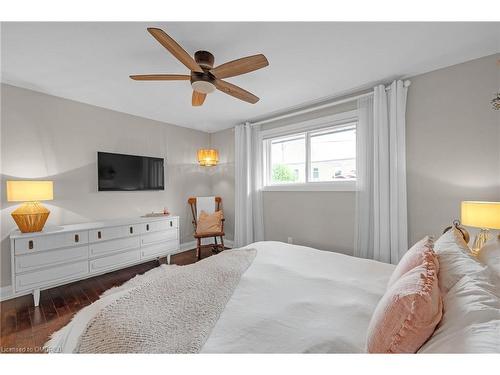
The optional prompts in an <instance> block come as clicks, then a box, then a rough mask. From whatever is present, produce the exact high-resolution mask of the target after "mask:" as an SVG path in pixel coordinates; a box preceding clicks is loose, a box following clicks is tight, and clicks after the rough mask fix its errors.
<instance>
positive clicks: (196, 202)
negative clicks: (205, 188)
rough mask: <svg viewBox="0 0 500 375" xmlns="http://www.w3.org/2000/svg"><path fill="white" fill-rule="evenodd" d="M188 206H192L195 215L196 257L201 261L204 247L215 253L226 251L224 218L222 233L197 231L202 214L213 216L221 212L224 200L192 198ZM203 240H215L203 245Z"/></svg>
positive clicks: (219, 198) (221, 227)
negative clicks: (218, 241) (218, 240)
mask: <svg viewBox="0 0 500 375" xmlns="http://www.w3.org/2000/svg"><path fill="white" fill-rule="evenodd" d="M188 204H189V205H190V206H191V213H192V214H193V226H194V234H193V236H194V238H196V257H197V258H198V260H199V259H201V249H202V248H203V247H211V248H212V250H213V251H214V252H219V251H222V250H224V235H225V234H224V218H223V217H222V218H221V224H220V231H213V232H212V231H211V232H207V233H200V232H199V231H198V230H197V227H198V220H199V218H200V214H201V213H202V212H205V213H207V214H213V213H215V212H218V211H221V208H222V207H221V206H222V198H221V197H197V198H195V197H190V198H189V199H188ZM217 237H219V238H220V244H219V243H217ZM203 238H213V239H214V243H213V244H208V245H203V244H202V239H203Z"/></svg>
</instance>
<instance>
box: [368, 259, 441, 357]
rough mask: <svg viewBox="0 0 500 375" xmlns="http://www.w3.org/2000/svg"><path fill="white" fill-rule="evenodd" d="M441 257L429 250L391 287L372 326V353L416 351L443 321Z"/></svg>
mask: <svg viewBox="0 0 500 375" xmlns="http://www.w3.org/2000/svg"><path fill="white" fill-rule="evenodd" d="M437 269H438V260H437V256H436V254H434V252H426V253H425V256H424V259H423V262H422V264H421V265H419V266H417V267H415V268H413V269H412V270H410V271H408V272H407V273H405V274H403V275H402V276H401V277H400V278H399V279H398V280H396V282H395V283H394V284H393V285H391V286H389V288H388V289H387V291H386V292H385V294H384V296H383V297H382V299H381V300H380V301H379V303H378V305H377V307H376V308H375V311H374V313H373V316H372V319H371V321H370V325H369V327H368V336H367V343H366V346H367V351H368V352H369V353H416V352H417V350H418V349H419V348H420V347H421V346H422V345H423V344H424V343H425V342H426V341H427V339H428V338H429V337H430V336H432V333H433V332H434V329H435V328H436V325H437V324H438V323H439V321H440V320H441V316H442V311H443V303H442V298H441V292H440V290H439V285H438V275H437Z"/></svg>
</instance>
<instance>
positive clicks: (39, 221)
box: [11, 202, 50, 233]
mask: <svg viewBox="0 0 500 375" xmlns="http://www.w3.org/2000/svg"><path fill="white" fill-rule="evenodd" d="M49 214H50V211H49V210H48V209H46V208H45V207H44V206H42V205H41V204H40V203H38V202H27V203H24V204H23V205H22V206H20V207H19V208H17V209H16V210H14V211H13V212H12V214H11V215H12V218H13V219H14V221H15V222H16V224H17V226H18V227H19V230H20V231H21V232H23V233H29V232H41V231H42V229H43V226H44V225H45V222H46V221H47V218H48V217H49Z"/></svg>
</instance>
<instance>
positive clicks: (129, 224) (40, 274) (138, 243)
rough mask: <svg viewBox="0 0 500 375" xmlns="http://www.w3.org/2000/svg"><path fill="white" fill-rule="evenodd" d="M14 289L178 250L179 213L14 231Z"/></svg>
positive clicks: (88, 274) (49, 283)
mask: <svg viewBox="0 0 500 375" xmlns="http://www.w3.org/2000/svg"><path fill="white" fill-rule="evenodd" d="M10 247H11V267H12V287H13V290H14V294H15V295H21V294H27V293H30V292H32V293H33V298H34V302H35V306H38V303H39V300H40V290H42V289H48V288H52V287H54V286H57V285H63V284H67V283H69V282H73V281H76V280H81V279H85V278H88V277H91V276H95V275H98V274H103V273H106V272H110V271H114V270H117V269H120V268H125V267H128V266H131V265H133V264H138V263H143V262H146V261H149V260H152V259H155V258H159V257H164V256H166V257H167V262H168V263H170V255H172V254H175V253H177V252H179V249H180V241H179V217H177V216H169V217H157V218H133V219H120V220H110V221H102V222H93V223H83V224H73V225H65V226H61V227H53V228H46V229H45V230H44V231H43V232H39V233H31V234H23V233H21V232H19V231H17V230H16V231H13V232H12V233H11V235H10Z"/></svg>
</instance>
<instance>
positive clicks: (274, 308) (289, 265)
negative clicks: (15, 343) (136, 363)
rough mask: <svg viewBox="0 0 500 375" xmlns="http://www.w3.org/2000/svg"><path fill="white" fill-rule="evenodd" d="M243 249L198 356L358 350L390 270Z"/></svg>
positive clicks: (287, 249)
mask: <svg viewBox="0 0 500 375" xmlns="http://www.w3.org/2000/svg"><path fill="white" fill-rule="evenodd" d="M246 248H254V249H256V250H257V252H256V256H255V259H254V260H253V262H252V263H251V265H250V266H249V267H248V269H247V270H246V272H245V273H244V274H243V275H242V276H241V279H240V281H239V283H238V285H237V287H236V288H235V289H234V293H233V294H232V296H231V298H230V300H229V301H228V302H227V304H226V306H225V308H224V310H223V311H222V313H221V314H220V317H219V319H218V320H217V322H216V324H215V326H214V327H213V329H212V331H211V333H210V334H209V336H208V339H207V340H206V342H205V343H204V345H203V346H202V348H201V352H203V353H308V352H311V353H313V352H321V353H334V352H335V353H361V352H364V351H365V341H366V337H365V335H366V330H367V327H368V323H369V321H370V317H371V314H372V312H373V310H374V309H375V306H376V305H377V303H378V301H379V299H380V298H381V296H382V295H383V294H384V291H385V288H386V284H387V281H388V279H389V277H390V275H391V273H392V271H393V269H394V266H393V265H390V264H385V263H380V262H376V261H372V260H367V259H360V258H355V257H352V256H348V255H343V254H339V253H334V252H328V251H321V250H316V249H312V248H309V247H304V246H297V245H290V244H285V243H282V242H274V241H268V242H257V243H254V244H251V245H249V246H247V247H246ZM234 251H237V250H234ZM211 258H213V257H211ZM208 259H210V258H208ZM201 262H203V261H201ZM164 267H167V268H168V267H169V266H163V267H159V268H157V269H154V270H152V271H149V272H148V273H147V274H145V275H142V276H139V277H137V278H135V279H133V280H131V281H130V282H128V283H126V284H124V285H123V286H122V287H119V288H115V289H113V290H110V291H108V293H106V294H105V295H104V296H103V297H102V298H101V299H100V300H98V301H96V302H94V303H93V304H92V305H90V306H87V307H86V308H84V309H83V310H81V311H80V312H79V313H78V314H77V315H76V316H75V317H74V319H73V320H72V321H71V322H70V323H69V324H68V325H67V326H65V327H64V328H63V329H62V330H60V331H59V332H57V333H56V334H55V335H54V336H53V338H52V340H51V341H50V342H49V343H48V344H47V345H46V346H47V347H48V348H49V350H50V351H53V352H65V353H68V352H74V350H75V345H76V342H77V340H78V337H79V336H80V335H81V334H82V332H83V330H84V329H85V327H86V325H87V323H88V321H89V320H90V319H91V318H92V317H93V316H95V315H96V314H97V313H98V312H99V311H100V310H101V309H103V308H104V307H105V306H107V305H109V304H110V303H112V302H113V301H115V300H117V299H118V298H120V297H121V296H123V295H124V294H126V293H127V292H128V291H129V290H130V289H132V288H134V287H135V286H136V285H138V284H140V283H141V282H142V281H141V279H142V280H144V279H146V278H148V277H151V276H153V275H152V274H154V273H158V272H162V269H163V268H164ZM148 274H149V275H148Z"/></svg>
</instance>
